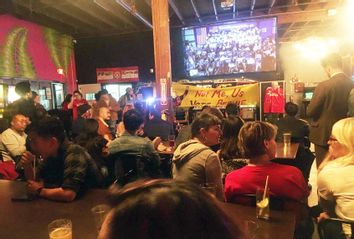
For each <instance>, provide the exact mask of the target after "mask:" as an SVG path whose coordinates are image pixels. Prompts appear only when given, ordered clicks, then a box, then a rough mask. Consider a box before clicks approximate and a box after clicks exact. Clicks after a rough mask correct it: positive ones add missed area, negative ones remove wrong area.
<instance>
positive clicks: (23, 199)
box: [11, 193, 34, 202]
mask: <svg viewBox="0 0 354 239" xmlns="http://www.w3.org/2000/svg"><path fill="white" fill-rule="evenodd" d="M33 199H34V197H33V196H32V195H29V194H27V193H23V194H18V195H13V196H12V197H11V201H13V202H29V201H32V200H33Z"/></svg>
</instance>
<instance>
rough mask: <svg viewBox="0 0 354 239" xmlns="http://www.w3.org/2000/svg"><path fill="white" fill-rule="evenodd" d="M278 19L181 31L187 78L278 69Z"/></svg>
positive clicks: (239, 22)
mask: <svg viewBox="0 0 354 239" xmlns="http://www.w3.org/2000/svg"><path fill="white" fill-rule="evenodd" d="M276 23H277V21H276V18H263V19H253V20H247V21H238V22H226V23H222V24H214V25H208V26H202V27H187V28H183V29H182V39H183V46H184V67H185V68H184V69H185V72H186V75H187V76H188V77H201V76H216V75H227V74H237V73H242V72H266V71H275V70H276V55H277V54H276V52H277V51H276V32H277V29H276Z"/></svg>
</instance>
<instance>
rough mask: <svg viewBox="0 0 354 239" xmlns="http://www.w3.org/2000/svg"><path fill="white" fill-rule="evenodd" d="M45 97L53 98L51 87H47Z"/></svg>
mask: <svg viewBox="0 0 354 239" xmlns="http://www.w3.org/2000/svg"><path fill="white" fill-rule="evenodd" d="M45 98H46V99H47V100H51V99H52V91H51V89H50V87H46V88H45Z"/></svg>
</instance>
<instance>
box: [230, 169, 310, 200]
mask: <svg viewBox="0 0 354 239" xmlns="http://www.w3.org/2000/svg"><path fill="white" fill-rule="evenodd" d="M267 175H269V179H268V186H269V189H270V195H271V196H276V197H282V198H289V199H294V200H297V201H301V200H302V199H304V198H306V197H307V196H308V194H309V188H308V185H307V184H306V182H305V179H304V177H303V175H302V173H301V171H300V170H299V169H297V168H295V167H293V166H288V165H281V164H277V163H272V162H271V163H269V164H265V165H257V166H246V167H243V168H241V169H237V170H234V171H232V172H231V173H229V174H228V175H227V176H226V179H225V196H226V201H228V202H229V201H231V199H232V197H233V196H234V195H244V194H255V193H256V190H257V188H264V185H265V181H266V177H267Z"/></svg>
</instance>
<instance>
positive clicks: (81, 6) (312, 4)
mask: <svg viewBox="0 0 354 239" xmlns="http://www.w3.org/2000/svg"><path fill="white" fill-rule="evenodd" d="M151 1H153V0H60V1H59V0H0V14H1V13H11V14H13V15H15V16H17V17H20V18H22V19H26V20H30V21H32V22H36V23H39V24H41V25H45V26H48V27H52V28H54V29H57V30H59V31H61V32H64V33H67V34H69V35H72V36H74V37H75V38H77V39H80V38H88V37H99V36H111V35H121V34H128V33H132V32H140V31H151ZM225 1H227V0H168V2H169V6H170V9H169V12H170V24H171V27H182V26H190V25H198V24H207V23H215V22H218V21H227V20H241V19H247V18H255V17H265V16H277V17H278V37H279V41H280V42H288V41H296V40H301V39H303V38H306V37H308V36H311V35H317V36H321V35H323V34H326V33H328V32H331V30H330V29H331V27H333V24H334V17H329V16H328V10H329V9H334V8H339V7H340V6H341V4H343V3H342V2H343V1H342V0H328V1H327V0H234V2H235V4H234V7H230V8H228V9H223V8H222V7H221V2H225ZM229 1H230V0H229ZM1 3H3V4H1ZM139 18H140V19H139ZM141 19H145V20H141ZM149 25H150V26H149Z"/></svg>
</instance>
